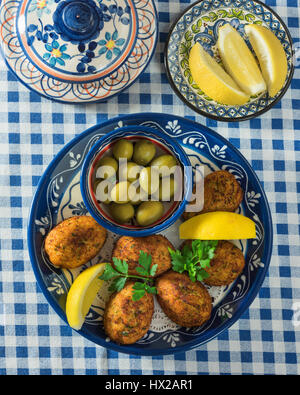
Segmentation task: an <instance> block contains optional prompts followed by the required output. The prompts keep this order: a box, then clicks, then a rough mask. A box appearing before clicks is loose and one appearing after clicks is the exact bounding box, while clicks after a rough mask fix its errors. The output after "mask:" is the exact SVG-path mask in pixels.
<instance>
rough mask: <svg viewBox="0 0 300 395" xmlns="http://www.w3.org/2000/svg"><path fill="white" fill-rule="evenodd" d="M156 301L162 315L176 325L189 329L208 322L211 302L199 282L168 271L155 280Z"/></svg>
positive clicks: (184, 275)
mask: <svg viewBox="0 0 300 395" xmlns="http://www.w3.org/2000/svg"><path fill="white" fill-rule="evenodd" d="M156 288H157V292H158V294H157V300H158V302H159V304H160V306H161V308H162V309H163V311H164V313H165V314H166V315H167V316H168V317H169V318H170V319H171V320H172V321H174V322H175V323H176V324H178V325H180V326H183V327H186V328H190V327H193V326H201V325H203V324H204V323H205V322H206V321H207V320H209V318H210V315H211V310H212V300H211V297H210V295H209V293H208V291H207V289H206V288H205V286H204V285H202V284H201V283H200V282H199V281H196V282H192V280H191V279H190V278H189V276H188V275H186V274H184V273H183V274H180V273H177V272H174V271H172V270H170V271H169V272H167V273H165V274H163V275H162V276H160V277H158V278H157V280H156Z"/></svg>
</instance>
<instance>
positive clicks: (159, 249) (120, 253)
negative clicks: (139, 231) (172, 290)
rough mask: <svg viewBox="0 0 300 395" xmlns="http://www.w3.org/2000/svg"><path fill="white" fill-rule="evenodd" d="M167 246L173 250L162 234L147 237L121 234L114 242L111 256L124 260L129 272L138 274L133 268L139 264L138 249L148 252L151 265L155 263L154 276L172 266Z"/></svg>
mask: <svg viewBox="0 0 300 395" xmlns="http://www.w3.org/2000/svg"><path fill="white" fill-rule="evenodd" d="M168 247H169V248H171V249H172V250H174V247H173V245H172V244H171V243H170V242H169V240H168V239H167V238H166V237H164V236H162V235H152V236H147V237H131V236H122V237H121V238H120V239H119V240H118V241H117V243H116V245H115V248H114V250H113V253H112V258H118V259H121V260H122V261H123V260H125V261H126V262H127V264H128V273H129V274H138V273H137V271H136V270H135V269H136V267H137V266H138V264H139V256H140V251H141V250H142V251H144V252H145V253H147V254H150V255H151V257H152V265H155V264H157V265H158V266H157V270H156V274H155V277H157V276H159V275H161V274H162V273H164V272H166V271H167V270H169V269H170V268H171V266H172V263H171V256H170V253H169V250H168Z"/></svg>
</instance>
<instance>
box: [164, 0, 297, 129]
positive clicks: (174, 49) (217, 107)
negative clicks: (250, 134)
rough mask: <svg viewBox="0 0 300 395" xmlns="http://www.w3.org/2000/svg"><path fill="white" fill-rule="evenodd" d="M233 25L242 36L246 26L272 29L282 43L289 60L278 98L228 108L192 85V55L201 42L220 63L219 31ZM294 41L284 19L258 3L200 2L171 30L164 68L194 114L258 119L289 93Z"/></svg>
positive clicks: (258, 98)
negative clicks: (251, 25) (191, 50)
mask: <svg viewBox="0 0 300 395" xmlns="http://www.w3.org/2000/svg"><path fill="white" fill-rule="evenodd" d="M226 23H230V24H231V25H232V26H233V27H234V28H235V29H237V31H238V32H239V33H240V34H241V35H242V36H243V38H244V39H245V40H246V42H247V43H248V44H249V42H248V40H247V36H246V34H245V31H244V26H245V25H246V24H252V23H254V24H259V25H263V26H265V27H267V28H268V29H270V30H271V31H272V32H273V33H274V34H275V35H276V37H277V38H278V39H279V41H280V42H281V44H282V46H283V48H284V50H285V52H286V56H287V60H288V73H287V77H286V82H285V84H284V87H283V88H282V90H281V91H280V92H278V94H277V95H276V96H275V97H270V96H269V95H268V94H267V93H263V94H261V95H258V96H255V97H251V98H250V100H249V102H248V103H247V104H245V105H243V106H226V105H223V104H220V103H217V102H215V101H214V100H212V99H211V98H210V97H208V96H206V95H205V93H204V92H203V91H201V90H200V89H199V87H198V86H197V85H196V84H195V82H194V81H193V77H192V75H191V72H190V69H189V61H188V59H189V52H190V49H191V48H192V46H193V45H194V44H195V43H196V42H199V43H200V44H201V45H202V46H203V47H204V49H205V50H206V51H208V52H209V54H210V55H211V56H214V57H215V59H216V60H217V61H218V62H220V57H219V55H218V50H217V45H216V44H217V40H218V29H219V27H220V26H222V25H224V24H226ZM292 45H293V43H292V38H291V35H290V33H289V31H288V28H287V27H286V25H285V24H284V22H283V21H282V19H281V18H280V17H279V16H278V15H277V14H276V13H275V12H274V11H273V10H272V9H271V8H270V7H268V6H266V5H265V4H264V3H262V2H260V1H259V0H242V1H241V0H217V1H216V0H206V1H202V0H200V1H197V2H196V3H194V4H192V5H191V6H189V7H188V8H187V9H186V10H184V12H183V13H182V14H181V15H180V16H179V18H178V19H177V21H176V22H175V23H174V24H173V26H172V27H171V29H170V33H169V36H168V39H167V43H166V47H165V66H166V71H167V76H168V79H169V81H170V84H171V86H172V88H173V89H174V91H175V93H176V94H177V95H178V96H179V98H180V99H181V100H183V102H184V103H185V104H187V105H188V106H190V107H191V108H192V109H193V110H194V111H196V112H198V113H199V114H201V115H204V116H206V117H209V118H212V119H216V120H218V121H227V122H233V121H244V120H247V119H251V118H254V117H257V116H259V115H261V114H263V113H264V112H266V111H268V110H269V109H270V108H271V107H273V106H274V105H275V104H276V103H277V102H278V101H279V100H280V99H281V98H282V97H283V95H284V94H285V93H286V91H287V89H288V87H289V86H290V83H291V80H292V77H293V73H294V66H293V48H292Z"/></svg>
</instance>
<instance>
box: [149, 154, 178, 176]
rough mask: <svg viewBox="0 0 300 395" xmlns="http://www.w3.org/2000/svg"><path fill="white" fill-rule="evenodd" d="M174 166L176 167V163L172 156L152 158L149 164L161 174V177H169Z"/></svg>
mask: <svg viewBox="0 0 300 395" xmlns="http://www.w3.org/2000/svg"><path fill="white" fill-rule="evenodd" d="M174 166H177V162H176V159H175V158H174V156H172V155H160V156H158V157H157V158H154V159H153V161H152V162H151V167H155V168H157V170H158V171H159V172H160V174H161V177H164V176H167V175H169V174H170V169H172V168H173V167H174Z"/></svg>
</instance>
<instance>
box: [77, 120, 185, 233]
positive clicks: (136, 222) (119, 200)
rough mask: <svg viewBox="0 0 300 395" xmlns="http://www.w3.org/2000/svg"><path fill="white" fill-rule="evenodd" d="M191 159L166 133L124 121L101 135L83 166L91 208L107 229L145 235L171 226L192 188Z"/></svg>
mask: <svg viewBox="0 0 300 395" xmlns="http://www.w3.org/2000/svg"><path fill="white" fill-rule="evenodd" d="M191 169H192V168H191V163H190V161H189V158H188V156H187V155H186V153H185V151H184V150H183V148H182V147H181V145H179V144H178V143H177V142H176V141H174V139H172V138H171V137H169V136H168V135H167V134H166V133H164V132H161V131H159V130H156V129H154V128H150V127H146V126H127V127H122V128H119V129H115V130H113V131H112V132H110V133H108V134H106V135H104V136H102V137H101V138H99V140H98V141H97V142H96V143H95V144H94V145H93V147H92V148H91V150H90V151H89V152H88V154H87V156H86V158H85V161H84V163H83V166H82V170H81V178H80V187H81V193H82V197H83V200H84V203H85V205H86V208H87V210H88V211H89V213H90V214H91V215H92V216H93V217H94V218H95V220H96V221H97V222H98V223H99V224H100V225H102V226H104V227H105V228H106V229H108V230H110V231H111V232H114V233H118V234H121V235H127V236H148V235H151V234H155V233H159V232H161V231H162V230H164V229H166V228H168V227H169V226H171V225H172V224H173V223H174V222H175V221H176V220H177V219H178V218H179V217H180V216H181V214H182V213H183V211H184V209H185V206H186V204H187V203H188V201H189V199H190V196H191V193H192V171H191Z"/></svg>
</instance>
